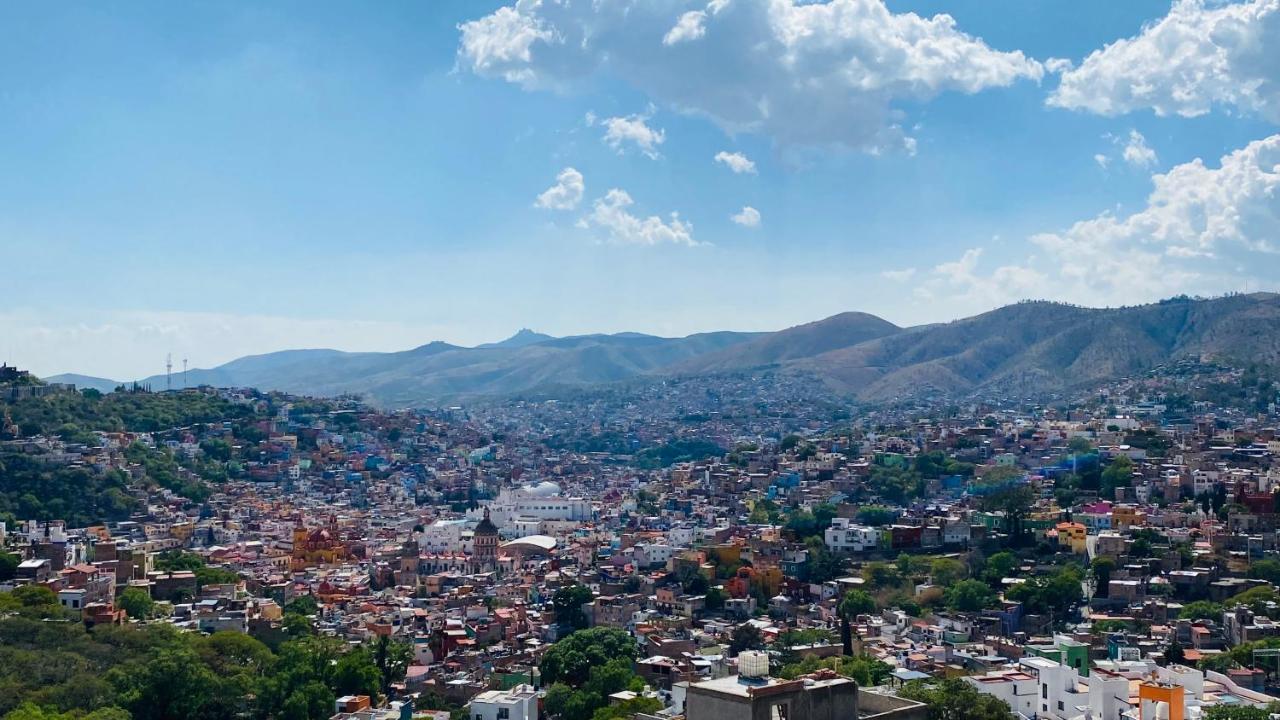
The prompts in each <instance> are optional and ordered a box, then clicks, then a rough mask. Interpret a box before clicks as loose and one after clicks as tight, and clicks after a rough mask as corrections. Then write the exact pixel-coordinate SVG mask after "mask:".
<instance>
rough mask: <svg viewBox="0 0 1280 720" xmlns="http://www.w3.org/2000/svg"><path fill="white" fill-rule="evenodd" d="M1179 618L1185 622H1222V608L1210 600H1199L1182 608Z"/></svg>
mask: <svg viewBox="0 0 1280 720" xmlns="http://www.w3.org/2000/svg"><path fill="white" fill-rule="evenodd" d="M1178 617H1180V618H1182V619H1184V620H1213V621H1214V622H1222V606H1221V605H1219V604H1218V603H1215V602H1209V601H1208V600H1197V601H1195V602H1191V603H1187V604H1186V605H1184V606H1182V612H1181V613H1179V614H1178Z"/></svg>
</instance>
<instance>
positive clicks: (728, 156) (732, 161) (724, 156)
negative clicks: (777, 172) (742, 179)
mask: <svg viewBox="0 0 1280 720" xmlns="http://www.w3.org/2000/svg"><path fill="white" fill-rule="evenodd" d="M715 159H716V162H718V163H722V164H724V166H725V167H727V168H729V169H730V170H732V171H733V172H734V173H737V174H739V175H741V174H742V173H751V174H755V171H756V164H755V163H754V162H752V161H751V159H750V158H748V157H747V156H746V155H743V154H742V153H740V152H727V151H725V150H721V151H720V152H718V153H716V158H715Z"/></svg>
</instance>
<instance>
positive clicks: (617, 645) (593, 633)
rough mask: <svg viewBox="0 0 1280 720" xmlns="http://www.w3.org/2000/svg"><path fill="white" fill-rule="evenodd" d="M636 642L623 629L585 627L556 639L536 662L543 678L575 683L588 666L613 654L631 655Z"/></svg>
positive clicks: (581, 679) (580, 680)
mask: <svg viewBox="0 0 1280 720" xmlns="http://www.w3.org/2000/svg"><path fill="white" fill-rule="evenodd" d="M635 656H636V642H635V640H634V639H632V637H631V636H630V635H628V634H627V633H626V632H625V631H622V630H615V629H613V628H603V627H596V628H589V629H587V630H580V631H578V632H575V633H573V634H572V635H570V636H569V637H567V638H564V639H562V640H560V641H559V642H557V643H555V644H554V645H552V646H551V648H550V649H549V650H547V652H546V654H544V655H543V656H542V663H541V664H540V665H539V666H538V667H539V669H540V670H541V671H542V678H543V682H546V683H556V682H563V683H565V684H566V685H568V686H570V687H578V686H580V685H582V683H584V682H586V680H587V678H588V677H589V676H590V672H591V668H592V667H594V666H598V665H604V664H605V663H607V662H609V661H610V660H613V659H616V658H626V659H628V660H632V659H634V658H635Z"/></svg>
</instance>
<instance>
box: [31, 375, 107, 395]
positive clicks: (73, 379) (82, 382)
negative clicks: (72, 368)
mask: <svg viewBox="0 0 1280 720" xmlns="http://www.w3.org/2000/svg"><path fill="white" fill-rule="evenodd" d="M41 379H42V380H44V381H45V382H48V383H71V384H72V385H75V386H76V388H77V389H79V390H84V389H86V388H91V389H93V390H97V391H99V392H104V393H109V392H111V391H112V390H115V389H116V388H117V387H119V386H120V385H122V384H123V383H121V382H119V381H117V380H108V379H107V378H100V377H93V376H92V375H77V374H75V373H63V374H61V375H50V376H49V377H47V378H41Z"/></svg>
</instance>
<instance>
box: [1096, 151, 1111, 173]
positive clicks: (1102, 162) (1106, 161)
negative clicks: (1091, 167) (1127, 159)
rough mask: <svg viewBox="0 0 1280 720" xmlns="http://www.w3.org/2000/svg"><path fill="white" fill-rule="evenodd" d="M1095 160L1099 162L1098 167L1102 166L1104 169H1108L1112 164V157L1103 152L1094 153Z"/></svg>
mask: <svg viewBox="0 0 1280 720" xmlns="http://www.w3.org/2000/svg"><path fill="white" fill-rule="evenodd" d="M1093 161H1094V162H1096V163H1098V167H1100V168H1102V169H1103V170H1106V169H1107V166H1108V165H1110V164H1111V158H1109V157H1107V156H1106V155H1103V154H1102V153H1098V154H1096V155H1094V156H1093Z"/></svg>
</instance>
